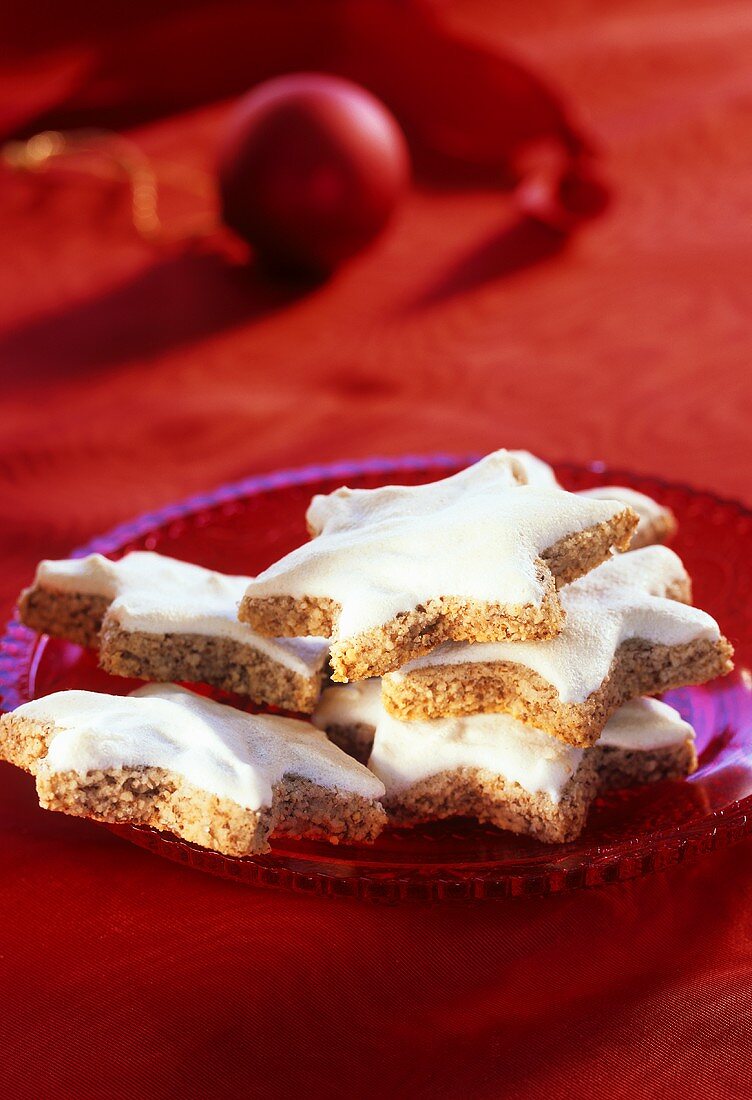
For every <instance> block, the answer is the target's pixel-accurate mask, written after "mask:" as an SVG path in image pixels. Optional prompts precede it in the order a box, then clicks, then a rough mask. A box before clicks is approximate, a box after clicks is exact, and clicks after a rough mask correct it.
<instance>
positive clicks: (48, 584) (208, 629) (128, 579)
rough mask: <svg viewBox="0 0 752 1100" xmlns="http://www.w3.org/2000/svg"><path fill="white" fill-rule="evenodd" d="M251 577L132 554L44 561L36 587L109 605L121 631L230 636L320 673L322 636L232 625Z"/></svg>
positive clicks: (324, 648) (303, 670)
mask: <svg viewBox="0 0 752 1100" xmlns="http://www.w3.org/2000/svg"><path fill="white" fill-rule="evenodd" d="M251 579H252V578H251V577H236V576H229V575H228V574H226V573H216V572H214V571H213V570H211V569H204V568H203V567H202V566H200V565H192V564H191V563H190V562H185V561H178V560H177V559H176V558H168V557H165V556H164V555H162V554H154V553H151V552H150V551H146V550H143V551H142V550H135V551H133V552H132V553H130V554H126V555H125V557H123V558H121V559H120V560H119V561H110V560H109V558H105V557H103V556H102V555H101V554H90V555H89V556H88V557H86V558H71V559H70V560H67V561H43V562H40V564H39V566H38V568H37V575H36V582H35V583H36V584H38V585H40V586H41V587H43V588H52V589H56V590H58V591H61V592H80V593H82V594H84V595H89V596H103V597H104V598H105V599H108V600H112V603H111V604H110V608H109V611H108V616H109V617H110V619H114V620H115V621H116V622H117V624H118V625H119V626H120V627H121V628H122V629H123V630H128V631H132V632H135V631H143V632H145V633H147V634H204V635H208V636H210V637H221V638H231V639H232V640H233V641H236V642H240V643H242V644H243V645H248V646H252V647H253V649H256V650H259V651H260V652H261V653H264V654H265V655H266V656H267V657H270V658H272V660H274V661H277V662H279V663H280V664H282V665H284V666H285V667H286V668H289V669H291V670H292V671H294V672H297V673H298V674H299V675H301V676H311V675H313V674H314V673H316V672H318V671H319V669H321V668H322V667H323V664H324V661H325V660H326V656H327V653H328V649H329V645H328V642H327V641H325V640H324V639H323V638H289V639H287V638H285V639H281V638H264V637H262V636H261V635H260V634H256V633H254V631H253V630H252V629H251V628H250V627H249V626H248V625H247V624H245V623H241V622H239V621H238V604H239V603H240V600H241V598H242V596H243V593H244V592H245V589H246V587H247V585H248V583H249V581H250V580H251Z"/></svg>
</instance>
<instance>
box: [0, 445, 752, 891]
mask: <svg viewBox="0 0 752 1100" xmlns="http://www.w3.org/2000/svg"><path fill="white" fill-rule="evenodd" d="M468 461H471V458H470V457H466V458H461V459H460V458H457V457H453V456H448V455H438V456H433V457H430V458H421V457H417V458H413V457H408V458H403V459H371V460H368V461H362V462H353V463H341V464H337V465H333V466H326V467H309V468H306V469H303V470H293V471H283V472H280V473H275V474H271V475H267V476H262V477H256V478H250V479H247V480H245V481H243V482H239V483H237V484H234V485H229V486H225V487H223V488H221V489H219V490H217V491H216V492H213V493H210V494H207V495H205V496H200V497H194V498H193V499H191V500H188V501H185V502H183V503H180V504H176V505H172V506H169V507H167V508H165V509H163V510H161V511H160V512H158V513H156V514H153V515H147V516H143V517H141V518H140V519H138V520H135V521H134V522H132V523H129V524H125V525H124V526H122V527H119V528H117V529H116V530H114V531H112V532H110V533H109V534H107V535H104V536H102V537H101V538H97V539H95V540H94V541H93V542H92V543H90V544H89V545H88V546H86V547H82V548H81V550H80V551H78V552H77V553H79V554H85V553H90V552H92V551H93V550H97V551H99V552H101V553H105V554H109V555H111V556H113V557H119V556H121V555H122V554H124V553H126V552H127V551H129V550H134V549H150V550H159V551H162V552H163V553H166V554H171V555H173V556H174V557H178V558H184V559H185V560H187V561H194V562H198V563H199V564H201V565H205V566H208V567H210V568H213V569H220V570H223V571H226V572H231V573H257V572H259V571H260V570H262V569H263V568H265V567H266V566H267V565H268V564H269V563H270V562H272V561H274V560H275V559H276V558H278V557H280V556H281V555H282V554H284V553H286V552H287V551H289V550H291V549H292V548H293V547H294V546H296V545H298V544H299V543H300V542H301V541H302V540H303V539H305V537H306V533H305V525H304V513H305V509H306V506H307V504H308V501H309V500H310V497H311V495H312V494H313V493H317V492H329V491H330V490H332V489H334V488H336V487H337V486H339V485H341V484H343V483H347V484H348V485H350V486H353V487H363V488H366V487H373V486H376V485H383V484H386V483H388V482H400V483H405V484H408V483H417V482H421V481H429V480H433V479H435V478H436V477H440V476H443V475H445V474H446V473H449V472H452V471H454V470H456V469H459V468H461V467H462V466H464V465H466V464H467V462H468ZM557 473H558V475H559V477H560V479H561V481H562V483H563V484H564V485H565V486H566V487H567V488H570V489H580V488H586V487H590V486H593V485H604V484H622V485H629V486H631V487H633V488H635V489H639V490H641V491H642V492H645V493H648V494H649V495H650V496H653V497H655V498H656V499H657V500H659V501H661V502H662V503H664V504H667V505H669V506H670V507H671V508H673V510H674V512H675V513H676V516H677V518H678V520H679V534H678V536H677V538H676V540H675V542H674V544H673V545H674V546H675V548H676V550H677V551H678V552H679V554H681V556H682V558H683V559H684V561H685V563H686V565H687V568H688V569H689V571H690V573H691V575H692V578H693V582H694V591H695V602H696V603H697V604H698V605H699V606H701V607H704V608H706V609H707V610H708V611H710V612H711V613H712V614H713V615H715V616H716V618H718V620H719V621H720V623H721V625H722V628H723V630H724V632H725V633H726V634H727V635H728V636H729V637H730V639H731V641H732V642H733V643H734V645H735V646H736V650H737V657H736V664H737V668H736V671H735V672H734V673H733V674H732V675H731V676H729V677H727V678H725V679H723V680H720V681H717V682H716V683H713V684H708V685H706V686H704V687H700V688H688V689H684V690H682V691H677V692H671V693H670V694H669V695H668V696H666V698H667V700H668V701H669V702H671V703H672V704H673V705H674V706H676V707H677V708H678V709H679V710H680V711H681V713H682V715H683V716H684V717H685V718H687V719H688V720H689V721H691V722H692V724H693V725H694V727H695V729H696V731H697V736H698V749H699V753H700V767H699V770H698V771H697V773H696V774H695V775H694V776H692V777H691V779H689V780H687V781H682V782H674V783H662V784H658V785H655V786H650V787H645V788H641V789H635V790H631V791H627V792H620V793H614V794H611V795H609V796H607V797H604V798H602V799H599V800H598V802H597V803H596V804H595V805H594V807H593V809H592V812H591V815H590V819H589V822H588V825H587V828H586V830H585V832H584V833H583V835H582V836H581V837H580V839H579V840H577V841H575V842H574V843H572V844H561V845H554V846H549V845H543V844H540V843H538V842H536V841H533V840H529V839H527V838H524V837H517V836H514V835H513V834H511V833H504V832H500V831H497V830H494V829H492V828H490V827H482V826H478V825H476V824H473V823H472V822H464V821H455V822H451V823H443V824H437V825H432V826H426V827H421V828H418V829H413V830H406V829H403V830H397V829H389V830H387V831H386V832H385V833H384V835H383V836H382V837H380V838H379V840H378V841H377V842H376V844H375V845H373V846H370V847H357V848H356V847H345V846H340V847H334V846H332V845H328V844H316V843H312V842H310V841H291V840H285V841H278V842H275V843H274V844H273V851H272V852H271V854H269V855H267V856H261V857H256V858H246V859H229V858H227V857H225V856H221V855H218V854H217V853H214V852H207V851H204V850H202V849H200V848H197V847H194V846H193V845H190V844H186V843H184V842H183V841H180V840H176V839H175V838H172V837H168V836H164V835H162V834H159V833H155V832H153V831H152V830H149V829H140V828H133V827H128V826H111V828H112V829H113V831H115V832H117V833H118V834H119V835H120V836H122V837H124V838H125V839H127V840H129V841H132V842H133V843H135V844H139V845H141V846H142V847H145V848H148V849H149V850H150V851H152V852H155V853H157V854H159V855H162V856H165V857H167V858H168V859H172V860H176V861H179V862H181V863H185V864H187V865H189V866H191V867H194V868H196V869H197V870H201V871H208V872H210V873H212V874H216V875H221V876H222V877H225V878H231V879H234V880H236V881H238V882H244V883H248V884H251V885H267V886H278V887H284V888H288V889H292V890H296V891H301V892H306V893H317V894H331V895H344V896H357V897H361V898H367V899H373V900H387V901H398V900H400V899H404V898H421V899H432V900H451V899H484V898H495V897H503V896H514V895H530V894H546V893H554V892H558V891H561V890H565V889H572V888H577V887H584V886H599V885H603V884H606V883H609V882H615V881H622V880H625V879H630V878H635V877H637V876H639V875H644V874H648V873H651V872H653V871H657V870H660V869H661V868H664V867H666V866H669V865H671V864H675V863H679V862H681V861H682V860H686V859H689V858H694V857H696V856H698V855H700V854H702V853H704V852H708V851H712V850H713V849H715V848H718V847H721V846H724V845H728V844H731V843H733V842H734V841H736V840H738V839H740V838H741V837H742V836H744V835H745V833H747V832H749V831H750V830H751V829H752V678H751V677H750V673H749V671H748V668H749V662H750V653H751V652H752V567H751V566H750V561H751V560H752V555H751V554H750V551H751V550H752V512H750V511H749V510H748V509H747V508H745V507H744V506H742V505H740V504H738V503H735V502H733V501H727V500H721V499H718V498H716V497H714V496H712V495H711V494H709V493H704V492H698V491H696V490H694V489H691V488H688V487H686V486H681V485H674V484H667V483H665V482H663V481H660V480H658V479H655V478H651V477H644V476H638V475H635V474H630V473H628V472H625V471H621V470H618V471H617V470H607V469H604V468H603V467H601V466H599V465H594V466H593V467H590V468H582V467H577V466H572V465H564V464H562V465H558V466H557ZM132 686H133V684H132V681H128V680H122V679H119V678H117V677H111V676H108V675H107V674H105V673H104V672H101V671H100V670H99V669H98V668H97V666H96V659H95V657H94V655H93V654H92V653H89V652H85V651H83V650H81V649H80V648H78V647H77V646H73V645H69V644H67V643H64V642H59V641H57V640H53V639H48V638H46V637H41V638H38V637H37V636H36V635H34V634H33V633H31V632H30V631H28V630H26V628H24V627H22V626H21V625H20V624H19V623H18V622H17V621H13V622H11V623H10V624H9V625H8V628H7V631H6V634H5V637H4V638H3V640H2V643H1V645H0V693H1V694H2V706H3V709H4V710H9V709H12V708H13V707H15V706H18V705H19V704H20V703H23V702H26V701H27V700H29V699H33V698H38V697H39V696H42V695H47V694H49V693H50V692H52V691H59V690H61V689H63V688H89V689H93V690H99V691H108V692H113V693H125V692H127V691H129V690H130V689H131V687H132ZM225 699H226V701H231V702H233V703H235V704H236V705H238V706H243V705H244V703H243V700H242V699H239V698H237V697H235V698H232V699H231V700H227V697H225ZM41 812H42V811H41V810H40V813H41Z"/></svg>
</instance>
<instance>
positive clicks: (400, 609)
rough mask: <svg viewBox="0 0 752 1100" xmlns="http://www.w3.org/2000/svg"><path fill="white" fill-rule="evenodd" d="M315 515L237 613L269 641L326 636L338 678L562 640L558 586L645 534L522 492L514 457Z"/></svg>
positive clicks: (628, 516) (577, 502)
mask: <svg viewBox="0 0 752 1100" xmlns="http://www.w3.org/2000/svg"><path fill="white" fill-rule="evenodd" d="M306 518H307V521H308V527H309V530H310V532H311V534H312V535H313V538H312V539H311V541H310V542H308V543H306V544H305V545H303V546H300V547H298V549H297V550H294V551H293V552H292V553H291V554H288V555H287V556H286V557H285V558H282V560H281V561H278V562H276V563H275V564H274V565H271V566H270V567H269V568H268V569H267V570H266V571H265V572H263V573H262V574H261V575H260V576H258V577H257V578H256V579H255V580H254V581H252V582H251V583H250V584H249V586H248V588H247V591H246V594H245V596H244V597H243V601H242V603H241V605H240V618H241V619H242V620H243V621H244V622H248V623H250V624H251V626H252V627H253V628H254V630H256V631H258V632H259V633H262V634H266V635H270V636H283V637H284V636H299V635H304V634H318V635H324V636H330V637H331V639H332V641H331V664H332V669H333V678H334V679H335V680H338V681H346V680H359V679H365V678H367V677H369V676H375V675H380V674H383V673H385V672H388V671H391V670H393V669H396V668H399V667H400V666H401V665H402V664H404V663H405V661H407V660H410V659H411V658H414V657H417V656H420V655H422V654H425V653H429V652H430V651H431V650H433V649H435V648H436V646H438V645H440V644H441V643H442V642H445V641H448V640H454V641H475V642H484V641H500V640H502V639H506V638H550V637H553V636H555V635H556V634H557V633H558V632H559V631H560V630H561V627H562V624H563V613H562V608H561V603H560V601H559V597H558V594H557V586H559V585H564V584H569V583H570V582H571V581H573V580H575V579H576V578H577V577H580V576H582V575H583V574H585V573H587V572H589V571H590V570H591V569H594V568H595V566H597V565H599V564H600V563H601V562H602V561H604V560H605V559H606V558H608V557H609V556H610V555H611V553H612V551H613V550H614V548H625V547H626V546H627V545H628V544H629V540H630V538H631V536H632V533H633V531H634V528H635V527H636V525H637V516H636V515H635V514H634V513H633V512H632V510H631V509H630V508H625V507H624V506H623V505H620V504H619V503H614V502H608V501H600V500H586V499H584V498H582V497H578V496H576V495H575V494H572V493H566V492H564V490H562V489H558V488H543V489H539V488H535V487H533V486H530V485H527V484H525V473H524V470H523V469H522V466H521V465H520V463H519V462H518V461H517V460H516V459H514V458H513V457H512V456H511V455H510V454H508V453H507V452H506V451H499V452H497V453H495V454H492V455H489V456H488V457H487V458H485V459H484V460H483V461H482V462H479V463H477V465H475V466H471V467H469V468H468V469H466V470H463V471H461V472H460V473H459V474H455V475H454V476H453V477H449V478H445V479H444V480H442V481H438V482H433V483H430V484H428V485H417V486H387V487H385V488H382V489H356V490H351V489H346V488H342V489H338V490H337V491H336V492H334V493H331V494H329V495H328V496H318V497H314V499H313V502H312V503H311V506H310V508H309V510H308V513H307V517H306Z"/></svg>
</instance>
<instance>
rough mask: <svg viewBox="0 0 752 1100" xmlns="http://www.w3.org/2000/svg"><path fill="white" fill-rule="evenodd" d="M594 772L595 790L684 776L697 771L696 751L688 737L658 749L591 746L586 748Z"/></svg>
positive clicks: (632, 785)
mask: <svg viewBox="0 0 752 1100" xmlns="http://www.w3.org/2000/svg"><path fill="white" fill-rule="evenodd" d="M590 753H591V754H592V756H593V760H594V762H595V767H596V770H597V772H598V790H599V791H610V790H618V789H620V788H622V787H637V786H641V785H642V784H644V783H659V782H660V781H661V780H663V779H684V778H685V777H686V776H688V775H692V773H693V772H695V771H697V751H696V749H695V743H694V741H693V740H692V738H689V737H688V738H687V739H686V741H682V742H681V743H680V744H678V745H666V746H664V747H662V748H658V749H624V748H621V747H620V746H616V745H595V746H593V748H592V749H591V750H590Z"/></svg>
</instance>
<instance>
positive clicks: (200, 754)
mask: <svg viewBox="0 0 752 1100" xmlns="http://www.w3.org/2000/svg"><path fill="white" fill-rule="evenodd" d="M15 713H16V714H17V715H18V716H19V717H21V718H29V719H32V720H36V721H41V722H48V723H52V724H54V726H55V727H56V731H55V733H54V736H53V738H52V740H51V742H50V746H49V750H48V752H47V755H46V757H44V759H43V761H42V764H41V767H42V768H43V769H44V770H47V771H50V772H55V773H60V772H68V771H71V772H75V773H76V774H78V775H85V774H86V773H87V772H91V771H100V770H101V771H108V770H113V769H117V768H148V767H157V768H164V769H165V770H166V771H169V772H174V773H176V774H177V775H180V776H182V777H183V778H184V779H186V780H187V781H188V782H189V783H192V784H193V785H194V786H196V787H198V788H199V789H200V790H202V791H208V792H209V793H210V794H215V795H218V796H219V797H220V798H228V799H230V800H231V801H233V802H236V803H237V804H238V805H240V806H244V807H247V808H248V809H249V810H259V809H261V808H263V807H266V806H270V805H271V802H272V788H273V787H274V785H275V783H278V782H279V781H280V780H281V779H282V777H283V776H285V775H288V776H296V777H300V778H302V779H308V780H310V781H311V782H312V783H316V784H318V785H319V786H321V787H325V788H327V789H330V790H338V791H342V792H346V793H350V794H357V795H361V796H362V797H363V798H369V799H379V798H381V797H382V795H383V793H384V788H383V786H382V784H381V783H380V782H379V780H378V779H377V778H375V776H374V775H372V773H371V772H369V771H368V770H367V769H366V768H364V767H363V766H362V765H361V764H358V763H357V762H356V761H354V760H352V759H351V758H350V757H349V756H347V755H346V754H345V753H343V752H342V751H341V750H340V749H338V748H337V747H336V745H333V744H332V743H331V742H330V741H328V740H327V738H326V737H325V735H324V734H323V733H321V732H320V731H319V730H317V729H314V727H313V726H311V725H309V724H308V723H307V722H300V721H298V720H296V719H293V718H278V717H277V716H274V715H261V714H246V713H245V712H243V711H240V710H236V709H235V708H234V707H228V706H224V705H223V704H220V703H216V702H214V701H213V700H212V699H207V698H205V697H204V696H201V695H196V694H194V692H192V691H187V690H186V689H185V688H180V687H177V686H175V685H174V684H150V685H149V686H148V687H143V688H139V689H138V690H137V691H134V692H133V693H132V694H131V695H126V696H119V695H99V694H97V693H96V692H92V691H61V692H57V693H56V694H54V695H48V696H47V697H46V698H44V699H36V700H34V702H31V703H25V704H24V705H23V706H21V707H18V709H17V710H16V712H15Z"/></svg>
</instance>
